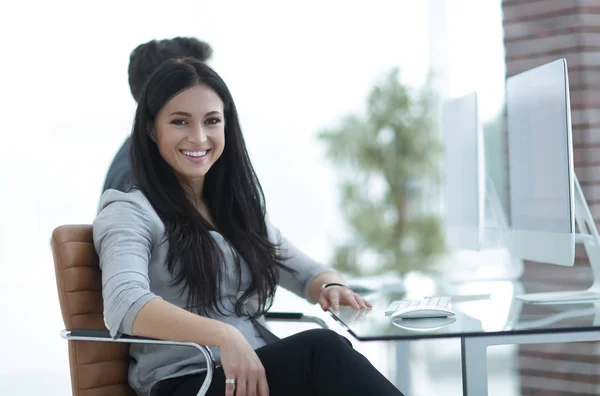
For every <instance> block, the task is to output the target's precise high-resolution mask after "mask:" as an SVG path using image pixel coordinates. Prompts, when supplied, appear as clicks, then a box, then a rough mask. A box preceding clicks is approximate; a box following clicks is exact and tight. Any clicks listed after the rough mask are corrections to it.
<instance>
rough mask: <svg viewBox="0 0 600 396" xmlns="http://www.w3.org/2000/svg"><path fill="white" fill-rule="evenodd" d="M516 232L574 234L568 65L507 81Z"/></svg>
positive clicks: (556, 64) (552, 65)
mask: <svg viewBox="0 0 600 396" xmlns="http://www.w3.org/2000/svg"><path fill="white" fill-rule="evenodd" d="M506 93H507V126H508V130H509V134H508V149H509V158H510V159H509V174H510V176H509V177H510V213H511V216H510V218H511V226H512V228H513V229H515V230H530V231H543V232H550V233H571V232H572V231H573V230H572V224H573V219H572V209H571V207H572V205H571V199H572V197H571V194H572V191H571V188H570V183H572V180H571V174H570V172H571V171H572V166H571V165H570V163H571V158H570V157H571V147H570V146H571V143H570V140H571V131H570V127H571V126H570V119H569V118H570V117H569V108H568V106H569V99H568V83H567V75H566V64H565V63H564V61H562V60H558V61H555V62H552V63H549V64H546V65H543V66H540V67H537V68H535V69H532V70H529V71H527V72H524V73H521V74H519V75H516V76H513V77H510V78H509V79H508V81H507V90H506Z"/></svg>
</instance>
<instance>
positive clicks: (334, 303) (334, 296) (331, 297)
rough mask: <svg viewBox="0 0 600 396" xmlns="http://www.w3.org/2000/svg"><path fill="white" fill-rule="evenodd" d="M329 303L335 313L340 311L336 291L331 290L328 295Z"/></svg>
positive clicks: (337, 292) (338, 294) (338, 295)
mask: <svg viewBox="0 0 600 396" xmlns="http://www.w3.org/2000/svg"><path fill="white" fill-rule="evenodd" d="M329 302H330V303H331V306H332V307H333V309H335V310H336V311H337V310H338V309H340V292H339V291H338V290H332V292H331V293H330V295H329Z"/></svg>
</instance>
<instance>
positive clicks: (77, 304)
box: [52, 225, 135, 396]
mask: <svg viewBox="0 0 600 396" xmlns="http://www.w3.org/2000/svg"><path fill="white" fill-rule="evenodd" d="M52 251H53V255H54V268H55V270H56V285H57V288H58V297H59V301H60V308H61V311H62V317H63V320H64V322H65V328H66V329H67V330H72V329H94V330H106V327H105V325H104V320H103V316H102V310H103V305H102V281H101V274H100V267H99V266H98V255H97V254H96V250H95V248H94V243H93V238H92V226H91V225H64V226H60V227H58V228H56V229H55V230H54V232H53V233H52ZM57 336H58V332H57ZM128 348H129V345H128V344H124V343H110V342H94V341H69V366H70V368H71V386H72V389H73V396H109V395H110V396H134V395H135V393H134V391H133V390H132V389H131V388H130V387H129V385H128V382H127V372H128V369H129V349H128Z"/></svg>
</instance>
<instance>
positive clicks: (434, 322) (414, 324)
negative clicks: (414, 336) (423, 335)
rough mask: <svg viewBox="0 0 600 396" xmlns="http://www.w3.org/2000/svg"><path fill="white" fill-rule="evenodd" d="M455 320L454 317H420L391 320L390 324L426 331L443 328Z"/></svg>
mask: <svg viewBox="0 0 600 396" xmlns="http://www.w3.org/2000/svg"><path fill="white" fill-rule="evenodd" d="M454 322H456V318H455V317H447V318H420V319H418V320H416V319H413V320H410V319H409V320H404V319H396V320H392V324H394V326H397V327H399V328H401V329H403V330H410V331H418V332H427V331H435V330H440V329H443V328H444V327H446V326H448V325H450V324H452V323H454Z"/></svg>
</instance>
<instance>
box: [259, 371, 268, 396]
mask: <svg viewBox="0 0 600 396" xmlns="http://www.w3.org/2000/svg"><path fill="white" fill-rule="evenodd" d="M258 396H269V384H268V383H267V376H266V375H265V372H264V369H263V373H262V375H261V376H260V377H258Z"/></svg>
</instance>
